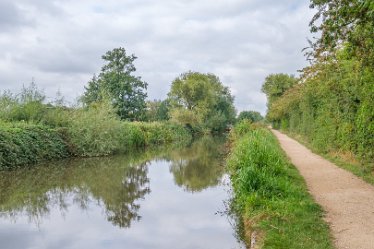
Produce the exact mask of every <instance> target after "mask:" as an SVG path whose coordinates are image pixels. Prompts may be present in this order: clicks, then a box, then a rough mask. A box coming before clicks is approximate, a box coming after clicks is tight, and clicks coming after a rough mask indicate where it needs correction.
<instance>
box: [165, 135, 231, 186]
mask: <svg viewBox="0 0 374 249" xmlns="http://www.w3.org/2000/svg"><path fill="white" fill-rule="evenodd" d="M223 140H224V138H223V137H211V136H204V137H202V138H201V139H199V140H198V141H196V142H195V143H193V144H192V145H191V146H190V147H187V148H184V149H182V150H180V151H177V152H176V153H171V154H170V158H169V159H170V160H171V165H170V172H171V173H172V174H173V175H174V181H175V183H176V184H177V185H178V186H181V187H184V189H185V190H186V191H189V192H198V191H202V190H203V189H205V188H208V187H213V186H216V185H217V184H219V183H220V180H221V179H222V176H223V174H224V143H223Z"/></svg>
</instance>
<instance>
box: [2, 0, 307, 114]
mask: <svg viewBox="0 0 374 249" xmlns="http://www.w3.org/2000/svg"><path fill="white" fill-rule="evenodd" d="M308 4H309V2H308V1H307V0H303V1H300V0H286V1H275V0H251V1H249V0H214V1H213V0H193V1H185V0H162V1H161V0H160V1H151V0H127V1H115V0H108V1H105V2H103V1H100V0H82V1H72V0H68V1H62V0H55V1H42V0H29V1H27V0H19V1H17V2H14V1H10V0H1V3H0V6H6V9H8V13H13V14H12V15H5V14H4V15H3V16H2V17H1V18H0V46H1V49H2V53H0V71H1V74H0V90H5V89H11V90H13V91H15V90H17V89H20V88H21V86H22V84H25V83H26V84H27V83H28V82H30V81H31V78H32V77H34V78H35V80H36V83H37V84H38V85H39V86H40V87H41V88H43V89H45V92H46V93H47V94H48V95H49V96H54V94H55V92H56V91H57V90H58V89H61V92H62V93H63V94H64V95H67V98H68V99H70V100H72V99H75V98H76V97H77V96H78V95H79V94H81V93H82V92H83V89H84V85H85V83H86V82H87V81H88V80H89V79H90V78H91V77H92V74H93V73H95V72H98V71H99V70H100V67H101V65H102V63H103V62H102V61H101V55H102V54H104V53H105V52H106V51H108V50H111V49H113V48H115V47H119V46H122V47H125V48H126V49H127V51H128V53H130V54H131V53H134V54H135V55H136V56H138V59H137V60H136V62H135V65H136V67H137V69H138V71H137V74H138V75H140V76H142V77H143V79H144V80H146V81H147V82H148V83H149V89H148V95H149V98H150V99H154V98H165V97H166V94H167V92H168V90H169V87H170V84H171V81H172V80H173V79H174V78H175V77H177V76H178V75H179V74H180V73H183V72H185V71H187V70H196V71H201V72H212V73H215V74H217V75H218V76H219V77H220V78H221V80H222V81H223V83H224V84H226V85H228V86H229V87H230V88H231V89H232V91H233V93H235V96H236V105H237V108H238V109H239V110H243V109H255V110H258V111H261V112H262V113H264V112H265V109H266V99H265V97H264V95H263V94H262V93H261V92H260V88H261V84H262V81H263V80H264V78H265V77H266V75H268V74H270V73H277V72H285V73H295V72H296V70H298V69H301V68H302V67H303V66H305V65H306V61H305V59H304V57H303V55H302V53H301V49H302V48H303V47H305V46H306V44H307V43H306V37H307V36H308V34H309V32H308V22H309V20H310V19H311V16H312V11H311V10H309V8H308ZM0 9H2V10H3V11H0V14H1V13H2V12H4V11H5V7H4V8H0Z"/></svg>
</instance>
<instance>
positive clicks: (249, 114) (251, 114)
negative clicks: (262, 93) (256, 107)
mask: <svg viewBox="0 0 374 249" xmlns="http://www.w3.org/2000/svg"><path fill="white" fill-rule="evenodd" d="M243 119H248V120H250V121H252V122H253V123H254V122H258V121H261V120H263V119H264V118H263V117H262V116H261V114H260V113H259V112H256V111H242V112H240V113H239V116H238V119H237V120H238V121H241V120H243Z"/></svg>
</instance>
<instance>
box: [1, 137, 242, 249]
mask: <svg viewBox="0 0 374 249" xmlns="http://www.w3.org/2000/svg"><path fill="white" fill-rule="evenodd" d="M224 142H225V141H224V140H223V139H219V138H212V137H203V138H201V139H199V140H197V141H195V142H194V143H192V144H190V145H188V146H185V147H182V148H175V147H174V148H173V147H160V148H154V149H149V150H146V151H142V152H132V153H127V154H124V155H117V156H113V157H104V158H87V159H69V160H63V161H58V162H54V163H48V164H45V165H38V166H36V167H32V168H30V169H19V170H14V171H9V172H1V173H0V188H1V192H0V248H2V249H18V248H20V249H21V248H22V249H29V248H30V249H31V248H32V249H34V248H38V249H43V248H45V249H47V248H56V249H60V248H69V249H70V248H71V249H73V248H74V249H75V248H77V249H78V248H90V249H95V248H131V249H143V248H144V249H145V248H153V249H157V248H180V249H187V248H188V249H198V248H204V249H210V248H211V249H221V248H229V249H230V248H244V246H243V245H242V244H241V243H240V242H239V241H238V240H237V236H236V234H235V230H236V229H235V224H234V219H233V218H232V216H229V215H227V212H226V209H227V203H228V202H229V199H230V184H229V178H228V176H227V174H226V172H225V165H224V161H225V160H224Z"/></svg>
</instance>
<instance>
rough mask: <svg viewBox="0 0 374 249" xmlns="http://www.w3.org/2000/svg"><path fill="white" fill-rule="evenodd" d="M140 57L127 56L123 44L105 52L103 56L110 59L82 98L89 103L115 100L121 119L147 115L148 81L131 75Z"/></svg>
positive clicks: (141, 117) (106, 59)
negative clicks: (146, 91) (136, 60)
mask: <svg viewBox="0 0 374 249" xmlns="http://www.w3.org/2000/svg"><path fill="white" fill-rule="evenodd" d="M136 58H137V57H136V56H135V55H130V56H128V55H127V54H126V50H125V49H124V48H121V47H120V48H115V49H113V50H111V51H108V52H106V54H105V55H103V56H102V59H103V60H105V61H106V62H107V64H105V65H104V66H103V67H102V68H101V72H100V74H99V76H98V77H96V76H95V75H94V76H93V78H92V80H91V81H89V82H88V87H85V89H86V92H85V93H84V95H83V97H82V101H83V102H84V103H85V104H86V105H90V104H92V103H95V102H100V101H102V100H103V99H106V98H108V99H109V100H110V101H111V103H113V106H114V108H115V109H116V112H117V114H118V115H119V117H120V118H121V119H126V120H142V119H144V114H145V109H146V103H145V98H146V97H147V94H146V93H145V90H146V89H147V83H146V82H144V81H142V80H141V78H140V77H137V76H134V75H132V74H133V73H134V72H135V71H136V68H135V66H134V64H133V62H134V61H135V59H136Z"/></svg>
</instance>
